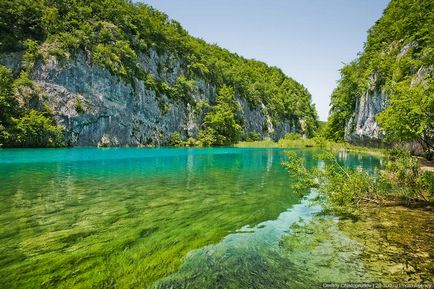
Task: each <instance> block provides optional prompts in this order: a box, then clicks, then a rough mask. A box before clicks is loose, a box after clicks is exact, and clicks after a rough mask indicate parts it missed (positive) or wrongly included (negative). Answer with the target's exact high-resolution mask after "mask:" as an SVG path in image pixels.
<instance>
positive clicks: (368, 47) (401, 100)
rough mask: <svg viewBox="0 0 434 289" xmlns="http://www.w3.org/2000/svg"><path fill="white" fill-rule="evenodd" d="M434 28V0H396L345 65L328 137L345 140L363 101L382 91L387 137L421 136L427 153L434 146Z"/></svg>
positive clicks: (416, 138) (333, 100)
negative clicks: (357, 53)
mask: <svg viewBox="0 0 434 289" xmlns="http://www.w3.org/2000/svg"><path fill="white" fill-rule="evenodd" d="M433 31H434V3H433V2H432V1H430V0H392V1H390V3H389V5H388V7H387V8H386V9H385V11H384V15H383V17H382V18H381V19H379V20H378V21H377V22H376V24H375V25H374V26H373V27H372V28H371V29H370V30H369V34H368V39H367V42H366V43H365V47H364V51H363V53H361V54H360V56H359V57H358V58H357V59H356V60H354V61H352V62H351V63H349V64H347V65H346V66H344V67H343V68H342V69H341V79H340V80H339V83H338V87H337V88H336V89H335V90H334V92H333V94H332V97H331V105H332V108H331V114H330V117H329V122H328V125H327V128H326V132H327V137H328V138H331V139H334V140H343V138H344V134H345V126H346V125H347V124H348V122H349V120H350V118H351V116H352V115H353V114H354V112H355V110H356V103H357V100H358V99H360V98H361V97H362V95H364V94H366V93H367V92H368V93H369V92H370V93H373V92H374V91H377V92H379V93H382V94H385V95H386V96H387V107H386V109H385V110H384V111H383V112H381V113H380V114H379V115H378V116H377V117H376V120H377V121H378V123H379V124H380V126H381V127H382V129H383V133H384V135H385V137H386V140H389V141H393V142H408V141H418V142H419V143H420V144H421V145H422V146H423V147H424V148H425V150H426V152H427V153H429V152H430V150H431V151H432V150H433V149H434V147H433V140H434V80H433V77H432V76H433V71H434V67H433V64H434V49H433V47H434V34H433ZM349 129H350V130H351V128H349Z"/></svg>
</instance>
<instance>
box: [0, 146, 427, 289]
mask: <svg viewBox="0 0 434 289" xmlns="http://www.w3.org/2000/svg"><path fill="white" fill-rule="evenodd" d="M296 151H297V152H298V153H299V154H300V155H302V156H303V157H304V158H305V160H306V164H307V165H309V166H318V165H319V164H318V161H317V160H315V159H314V158H313V150H312V149H297V150H296ZM339 158H340V160H341V162H342V163H343V164H345V165H347V166H349V167H361V168H363V169H366V170H370V171H373V170H374V169H375V168H376V167H378V166H381V159H378V158H375V157H372V156H366V155H356V154H342V153H341V154H340V155H339ZM284 159H285V154H284V150H282V149H242V148H202V149H201V148H195V149H186V148H177V149H175V148H173V149H169V148H161V149H144V148H118V149H96V148H72V149H4V150H0V209H1V211H0V212H1V213H0V284H1V287H2V288H317V287H318V286H319V285H321V283H324V282H399V281H402V282H404V281H405V282H433V275H434V270H433V268H432V264H431V263H432V262H431V261H432V259H433V250H432V249H433V245H431V242H430V240H432V237H433V236H432V232H433V231H434V230H433V227H432V226H433V225H432V224H433V222H432V221H433V219H432V216H433V215H432V211H422V212H416V213H414V211H410V210H408V209H405V208H394V209H389V208H382V209H379V208H373V209H372V210H373V211H375V212H374V214H369V215H367V217H366V219H365V220H363V221H354V220H339V219H338V218H336V217H334V216H327V215H324V214H321V209H322V208H321V206H320V205H318V203H316V202H315V201H314V200H315V192H312V193H310V194H308V195H307V196H305V197H303V198H301V197H300V196H298V195H297V194H295V193H294V192H292V191H291V186H290V184H291V178H290V177H289V176H288V173H287V172H286V171H285V170H284V169H283V168H282V166H281V162H282V160H284ZM386 210H389V211H386ZM390 210H392V211H390ZM390 212H392V213H390ZM393 212H395V213H393ZM391 216H392V217H391ZM385 220H386V221H385ZM403 226H404V227H403ZM403 228H404V229H403ZM415 233H417V235H415Z"/></svg>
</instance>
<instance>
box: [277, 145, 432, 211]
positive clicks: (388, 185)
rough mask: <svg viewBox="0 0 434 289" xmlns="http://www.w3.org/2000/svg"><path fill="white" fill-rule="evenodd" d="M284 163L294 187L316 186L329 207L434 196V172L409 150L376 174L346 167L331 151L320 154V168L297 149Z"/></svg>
mask: <svg viewBox="0 0 434 289" xmlns="http://www.w3.org/2000/svg"><path fill="white" fill-rule="evenodd" d="M286 154H287V157H288V160H287V161H284V162H283V163H282V165H283V166H284V167H285V168H286V169H287V170H288V172H289V174H290V175H291V176H292V179H293V189H294V190H295V191H297V192H299V193H305V192H306V191H307V190H309V189H311V188H315V189H317V190H318V192H319V193H321V194H322V196H323V197H324V200H325V202H326V206H329V209H331V210H333V211H335V212H337V213H340V214H343V215H348V214H351V212H352V211H354V209H356V208H357V207H358V206H359V205H360V204H362V203H366V202H373V203H376V204H382V203H385V202H387V201H390V200H402V201H404V202H406V203H409V202H413V201H416V200H426V199H427V198H428V197H430V196H433V194H434V192H433V190H432V188H433V182H432V181H433V174H432V173H430V172H422V170H421V169H420V165H419V162H418V160H417V159H416V158H414V157H411V156H410V155H409V154H408V153H405V152H399V154H398V155H395V156H393V157H391V158H390V159H389V161H388V163H387V165H386V167H385V168H384V169H380V170H377V171H376V172H374V173H373V174H370V173H368V172H366V171H363V170H361V169H359V168H357V169H349V168H347V167H344V166H343V165H342V164H341V163H340V162H339V160H338V159H337V157H336V155H335V154H334V153H332V152H331V151H324V152H322V153H319V154H318V155H317V159H318V160H319V161H320V164H321V165H320V166H319V167H318V168H313V169H308V168H307V167H306V166H305V165H304V162H303V159H302V158H300V157H299V156H298V155H297V154H296V153H294V152H291V151H287V152H286Z"/></svg>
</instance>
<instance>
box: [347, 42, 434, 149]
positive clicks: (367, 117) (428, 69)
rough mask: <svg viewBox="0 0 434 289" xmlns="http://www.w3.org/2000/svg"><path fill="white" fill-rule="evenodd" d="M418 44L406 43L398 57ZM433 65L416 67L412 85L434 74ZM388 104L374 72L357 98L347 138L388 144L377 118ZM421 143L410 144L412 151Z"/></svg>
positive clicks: (362, 141)
mask: <svg viewBox="0 0 434 289" xmlns="http://www.w3.org/2000/svg"><path fill="white" fill-rule="evenodd" d="M415 46H417V43H416V42H415V41H412V42H410V43H408V44H407V45H404V46H403V47H402V49H401V50H400V52H399V53H398V55H397V56H396V58H397V59H400V58H402V57H403V56H405V54H406V53H407V52H408V51H409V49H410V48H412V47H415ZM433 70H434V69H433V66H432V65H431V66H420V67H419V68H417V69H414V71H413V73H412V75H411V76H410V77H411V83H410V85H411V86H416V85H419V84H423V83H424V82H425V81H426V80H427V79H429V78H430V77H431V76H432V74H433ZM386 106H387V94H386V90H385V88H384V86H382V85H380V84H379V81H378V74H376V73H374V74H373V75H372V76H371V78H370V79H369V80H368V89H367V90H366V92H365V93H364V94H362V95H361V96H360V97H359V98H357V99H356V105H355V109H354V112H353V115H352V116H351V118H350V119H349V120H348V122H347V123H346V126H345V136H344V138H345V140H346V141H348V142H350V143H352V144H354V145H361V146H375V147H378V146H380V147H382V146H388V145H391V144H388V143H386V142H384V135H383V134H382V133H381V127H380V125H379V124H378V123H377V121H376V120H375V117H376V116H377V114H379V113H380V112H381V111H383V110H384V109H385V108H386ZM419 146H420V145H417V144H416V143H415V144H409V147H411V149H410V150H412V151H420V150H421V148H419Z"/></svg>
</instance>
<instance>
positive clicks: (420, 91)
mask: <svg viewBox="0 0 434 289" xmlns="http://www.w3.org/2000/svg"><path fill="white" fill-rule="evenodd" d="M394 89H395V93H393V94H391V95H390V96H389V98H388V106H387V108H386V109H385V110H384V111H383V112H381V113H380V114H379V115H378V116H377V117H376V120H377V121H378V122H379V124H380V125H381V127H382V128H383V131H384V133H385V136H386V139H388V140H390V141H398V142H407V141H418V142H419V143H420V144H421V145H422V147H423V148H424V151H425V154H426V156H427V158H432V154H433V151H434V143H433V139H434V80H432V79H431V83H430V84H429V85H427V86H426V87H425V86H423V85H417V86H410V85H409V83H407V81H403V82H401V83H399V84H397V85H396V86H395V87H394Z"/></svg>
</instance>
